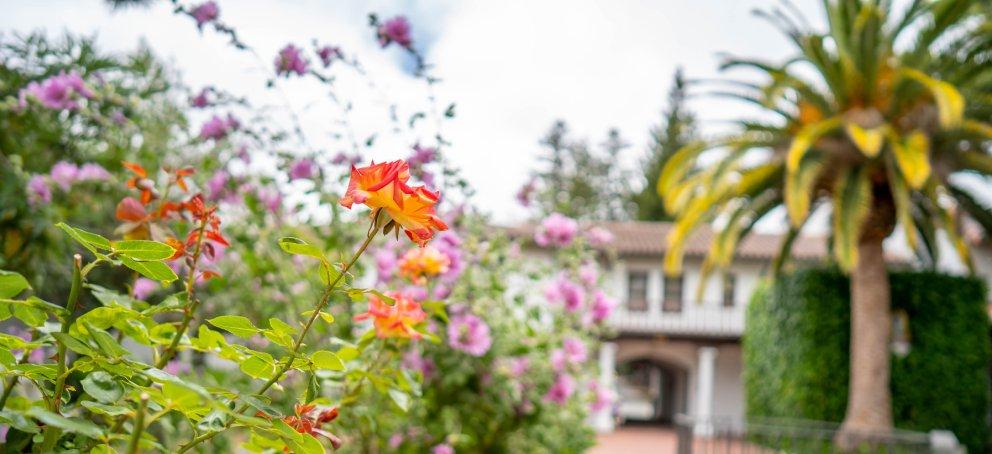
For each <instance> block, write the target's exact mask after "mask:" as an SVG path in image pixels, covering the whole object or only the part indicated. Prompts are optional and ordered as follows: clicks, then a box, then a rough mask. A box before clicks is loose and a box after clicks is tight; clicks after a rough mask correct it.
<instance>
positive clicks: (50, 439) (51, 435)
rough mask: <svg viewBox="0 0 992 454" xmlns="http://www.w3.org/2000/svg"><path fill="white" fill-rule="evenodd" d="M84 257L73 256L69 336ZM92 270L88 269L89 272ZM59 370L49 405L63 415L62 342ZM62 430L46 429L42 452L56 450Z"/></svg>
mask: <svg viewBox="0 0 992 454" xmlns="http://www.w3.org/2000/svg"><path fill="white" fill-rule="evenodd" d="M82 266H83V257H82V256H81V255H79V254H76V255H74V256H72V286H71V287H70V288H69V299H68V301H66V304H65V308H66V312H67V314H66V316H65V320H63V321H62V327H61V329H60V331H61V332H62V334H67V333H68V332H69V326H70V325H72V322H73V317H72V315H73V313H74V312H76V305H77V304H78V303H79V292H80V291H81V288H82V286H83V267H82ZM90 269H92V268H91V267H88V268H87V271H88V270H90ZM56 356H57V361H58V369H57V372H56V377H57V378H56V379H55V394H53V395H52V401H51V402H50V404H49V410H50V411H51V412H52V413H55V414H61V413H62V392H63V391H65V380H66V378H67V376H68V375H69V374H68V373H66V370H65V362H66V346H65V344H63V343H62V341H60V340H59V341H58V353H57V355H56ZM61 432H62V431H61V429H59V428H58V427H55V426H47V427H45V438H44V442H43V445H42V446H43V448H42V452H52V451H53V450H54V448H55V443H57V442H58V440H59V435H60V434H61Z"/></svg>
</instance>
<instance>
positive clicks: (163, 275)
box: [121, 257, 178, 284]
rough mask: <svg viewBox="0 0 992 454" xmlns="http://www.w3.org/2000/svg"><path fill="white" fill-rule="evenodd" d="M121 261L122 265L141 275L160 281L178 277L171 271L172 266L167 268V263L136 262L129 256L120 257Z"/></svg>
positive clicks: (170, 280)
mask: <svg viewBox="0 0 992 454" xmlns="http://www.w3.org/2000/svg"><path fill="white" fill-rule="evenodd" d="M121 263H123V264H124V266H126V267H128V268H131V269H132V270H135V271H137V272H138V273H141V275H142V276H145V277H147V278H149V279H154V280H156V281H162V282H163V283H166V284H168V283H169V282H172V281H174V280H176V279H178V276H176V273H175V272H174V271H172V268H169V266H168V265H166V264H164V263H162V262H138V261H135V260H133V259H131V258H130V257H121Z"/></svg>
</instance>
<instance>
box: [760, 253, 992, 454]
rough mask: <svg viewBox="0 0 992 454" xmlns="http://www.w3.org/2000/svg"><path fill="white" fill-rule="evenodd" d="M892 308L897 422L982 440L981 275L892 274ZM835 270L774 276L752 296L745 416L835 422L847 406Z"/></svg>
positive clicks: (978, 443)
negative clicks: (900, 345) (897, 332)
mask: <svg viewBox="0 0 992 454" xmlns="http://www.w3.org/2000/svg"><path fill="white" fill-rule="evenodd" d="M890 278H891V283H892V309H893V310H894V311H897V312H898V311H904V313H905V314H906V316H907V317H908V320H909V341H910V349H909V352H908V354H906V355H905V356H900V355H893V358H892V379H891V389H892V399H893V402H892V407H893V417H894V419H895V425H896V427H898V428H902V429H909V430H918V431H929V430H933V429H946V430H951V431H953V432H954V433H955V435H956V436H957V437H958V439H959V440H960V441H961V442H962V443H963V444H965V445H967V446H968V447H969V449H970V450H971V451H972V452H985V449H986V447H987V446H988V440H989V423H988V412H989V361H990V355H992V350H990V349H992V347H990V342H989V319H988V315H987V313H986V299H985V295H986V289H985V285H984V283H983V282H982V281H981V280H979V279H977V278H973V277H956V276H948V275H944V274H939V273H934V272H893V273H891V274H890ZM848 286H849V281H848V279H847V278H846V277H845V276H843V275H842V274H841V273H839V272H838V271H836V270H803V271H798V272H796V273H794V274H791V275H787V276H782V277H780V278H779V279H777V280H776V281H775V282H774V284H770V285H765V286H763V287H762V288H760V289H759V290H758V291H757V292H756V293H755V295H754V297H753V299H752V301H751V304H750V306H749V307H748V312H747V328H746V332H745V335H744V341H743V343H744V364H745V367H744V386H745V394H746V405H747V415H748V416H753V417H781V418H801V419H812V420H821V421H831V422H840V421H841V420H842V419H843V418H844V412H845V408H846V405H847V388H848V379H849V363H848V351H849V334H850V302H849V301H850V300H849V291H848Z"/></svg>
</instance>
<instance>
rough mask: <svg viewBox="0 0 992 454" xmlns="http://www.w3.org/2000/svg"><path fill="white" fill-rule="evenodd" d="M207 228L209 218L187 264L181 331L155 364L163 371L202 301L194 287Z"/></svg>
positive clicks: (201, 229)
mask: <svg viewBox="0 0 992 454" xmlns="http://www.w3.org/2000/svg"><path fill="white" fill-rule="evenodd" d="M206 228H207V217H204V218H203V219H202V220H201V221H200V226H199V227H198V228H197V236H196V238H197V239H196V248H195V249H194V250H193V256H192V257H190V261H189V262H188V263H187V264H188V265H189V266H188V270H189V273H188V274H189V275H188V276H186V304H187V305H186V307H185V308H184V309H183V320H182V322H181V323H180V324H179V330H178V331H176V334H175V336H173V337H172V342H171V343H169V346H168V347H166V348H165V350H163V351H162V356H160V357H159V358H158V361H156V362H155V368H156V369H161V368H163V367H165V365H166V364H168V363H169V360H170V359H172V357H173V356H175V354H176V349H177V348H178V347H179V341H181V340H182V338H183V335H184V334H185V333H186V330H187V329H189V324H190V322H191V321H192V320H193V316H194V315H195V314H196V308H197V307H198V306H199V305H200V300H199V299H198V298H197V297H196V294H195V291H194V286H195V285H196V266H197V264H198V263H199V261H200V254H201V253H202V252H203V231H204V230H206Z"/></svg>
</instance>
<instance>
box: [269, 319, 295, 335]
mask: <svg viewBox="0 0 992 454" xmlns="http://www.w3.org/2000/svg"><path fill="white" fill-rule="evenodd" d="M269 327H270V328H272V329H274V330H275V331H276V332H279V333H282V334H286V335H293V334H296V328H293V326H292V325H290V324H289V323H286V322H284V321H282V320H279V319H278V318H270V319H269Z"/></svg>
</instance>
